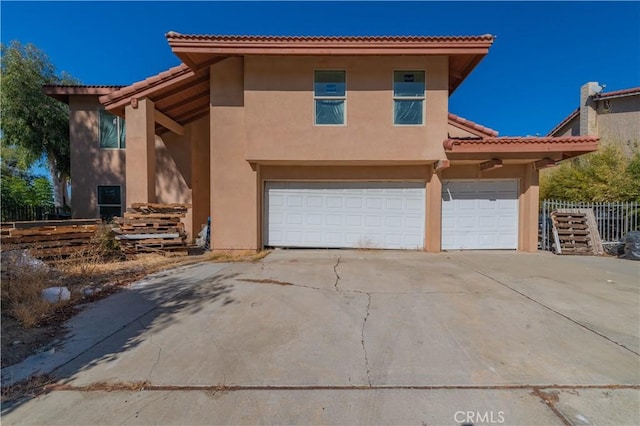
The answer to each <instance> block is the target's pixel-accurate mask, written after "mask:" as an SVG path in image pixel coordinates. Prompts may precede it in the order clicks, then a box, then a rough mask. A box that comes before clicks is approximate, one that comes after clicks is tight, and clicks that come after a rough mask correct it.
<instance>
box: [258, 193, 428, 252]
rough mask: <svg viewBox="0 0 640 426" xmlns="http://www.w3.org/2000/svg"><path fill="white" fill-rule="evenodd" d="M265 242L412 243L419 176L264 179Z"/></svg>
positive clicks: (420, 217) (420, 212) (419, 224)
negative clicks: (412, 179)
mask: <svg viewBox="0 0 640 426" xmlns="http://www.w3.org/2000/svg"><path fill="white" fill-rule="evenodd" d="M264 198H265V215H264V218H265V220H264V230H265V246H271V247H336V248H337V247H345V248H358V247H367V248H385V249H416V248H422V247H423V245H424V243H423V242H424V210H425V184H424V183H423V182H267V183H266V186H265V197H264Z"/></svg>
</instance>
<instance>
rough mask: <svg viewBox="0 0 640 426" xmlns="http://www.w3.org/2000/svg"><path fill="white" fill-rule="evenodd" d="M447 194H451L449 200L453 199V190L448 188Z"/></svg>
mask: <svg viewBox="0 0 640 426" xmlns="http://www.w3.org/2000/svg"><path fill="white" fill-rule="evenodd" d="M447 194H449V200H453V196H452V195H451V191H449V188H447Z"/></svg>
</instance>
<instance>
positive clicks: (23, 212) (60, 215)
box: [0, 205, 71, 222]
mask: <svg viewBox="0 0 640 426" xmlns="http://www.w3.org/2000/svg"><path fill="white" fill-rule="evenodd" d="M0 216H1V217H0V221H2V222H18V221H34V220H53V219H71V214H70V213H69V212H68V211H66V210H65V209H63V208H61V207H53V206H7V205H3V206H2V208H0Z"/></svg>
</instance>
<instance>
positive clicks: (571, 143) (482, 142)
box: [443, 136, 599, 153]
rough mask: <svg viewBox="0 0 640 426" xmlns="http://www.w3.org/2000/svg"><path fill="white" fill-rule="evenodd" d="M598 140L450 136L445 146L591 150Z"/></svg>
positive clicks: (460, 150) (450, 149)
mask: <svg viewBox="0 0 640 426" xmlns="http://www.w3.org/2000/svg"><path fill="white" fill-rule="evenodd" d="M598 140H599V139H598V138H597V137H595V136H566V137H558V138H555V137H548V136H545V137H531V136H526V137H525V136H512V137H499V138H449V139H446V140H445V141H444V142H443V146H444V149H445V151H446V152H447V153H497V152H502V153H506V152H512V153H518V152H528V151H532V152H533V151H535V152H542V153H544V152H549V153H551V152H560V151H580V152H591V151H595V150H596V149H597V148H598Z"/></svg>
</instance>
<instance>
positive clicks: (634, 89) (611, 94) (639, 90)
mask: <svg viewBox="0 0 640 426" xmlns="http://www.w3.org/2000/svg"><path fill="white" fill-rule="evenodd" d="M636 94H640V87H632V88H630V89H622V90H614V91H612V92H606V93H599V94H597V95H596V96H594V97H595V98H597V99H606V98H613V97H617V96H628V95H636Z"/></svg>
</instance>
